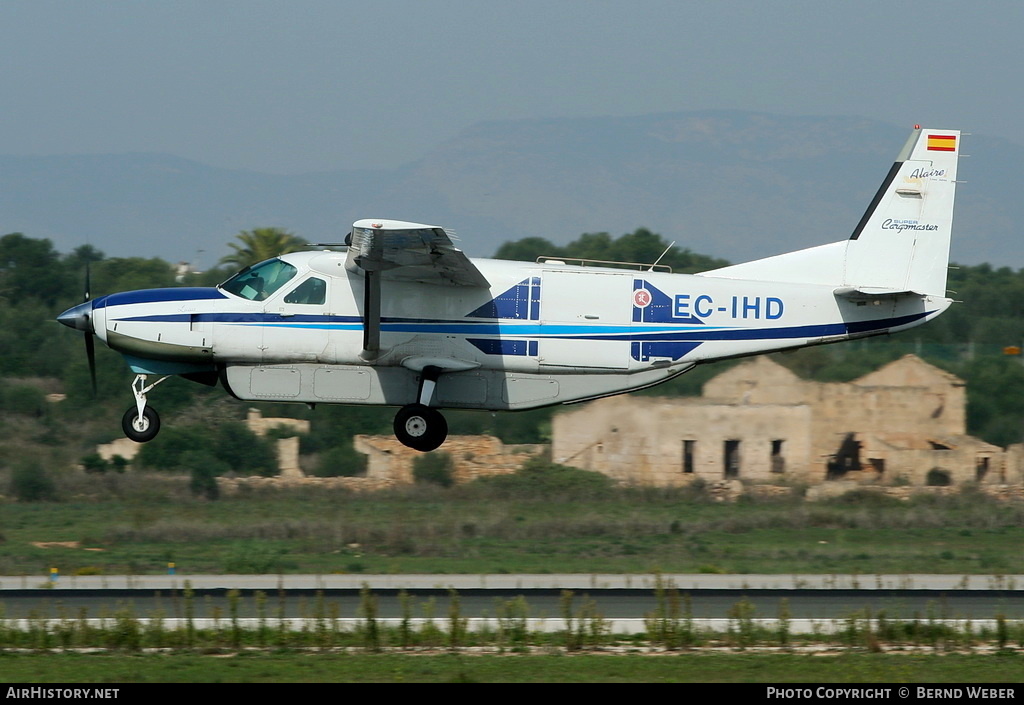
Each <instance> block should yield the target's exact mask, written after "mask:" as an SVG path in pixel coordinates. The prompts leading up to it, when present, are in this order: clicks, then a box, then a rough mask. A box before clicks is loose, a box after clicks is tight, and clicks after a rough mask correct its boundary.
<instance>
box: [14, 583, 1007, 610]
mask: <svg viewBox="0 0 1024 705" xmlns="http://www.w3.org/2000/svg"><path fill="white" fill-rule="evenodd" d="M658 580H659V578H658V577H657V576H654V575H628V576H627V575H572V574H560V575H559V574H551V575H283V576H277V575H173V576H171V575H147V576H78V577H58V578H57V579H56V580H50V578H49V576H26V577H0V603H2V604H3V607H4V614H5V616H7V617H9V618H11V617H25V616H28V615H29V613H35V614H38V615H43V616H50V617H56V616H60V615H61V614H63V615H67V616H74V615H79V614H80V613H81V610H82V609H85V610H86V611H87V613H88V615H89V616H92V617H95V616H99V615H101V614H103V613H107V614H110V613H112V612H113V611H114V610H115V609H117V607H118V606H119V605H124V604H128V603H130V604H131V606H132V608H133V611H134V612H135V613H136V614H137V615H140V616H141V615H148V614H152V613H154V612H160V613H161V614H164V615H166V616H168V617H175V616H178V617H180V616H182V614H183V612H184V609H185V608H184V605H185V598H184V589H185V587H186V584H187V585H188V586H189V587H190V588H191V589H192V590H193V591H194V593H195V596H196V597H195V599H194V601H193V603H192V604H193V609H194V610H195V613H196V615H197V616H211V615H213V614H214V613H219V614H220V615H227V614H229V613H230V600H229V598H228V594H227V593H228V591H229V590H231V589H236V590H238V591H239V593H240V598H239V599H238V601H237V603H236V604H237V607H238V613H239V615H240V616H242V617H255V616H257V615H258V614H259V613H260V611H261V610H262V611H263V614H265V615H267V616H287V617H302V616H311V615H313V614H315V613H316V611H317V610H321V612H322V613H325V614H328V615H332V614H333V615H338V616H341V617H355V616H357V615H359V614H360V601H361V597H360V590H361V589H362V588H363V587H364V586H368V587H369V588H370V590H371V592H372V593H373V595H374V597H375V599H376V600H377V602H378V609H379V612H378V614H379V616H380V617H382V618H394V617H400V616H401V615H402V613H403V608H402V602H401V597H400V592H401V591H405V593H406V594H407V595H408V596H409V597H408V599H410V600H411V602H412V613H413V614H414V615H415V616H417V617H423V616H428V617H430V616H433V617H437V618H444V617H445V616H446V615H448V613H449V608H450V605H451V598H452V591H454V592H455V594H457V596H458V600H459V609H460V611H461V614H463V615H465V616H471V617H478V616H491V617H493V616H494V615H495V614H496V613H497V612H498V611H499V609H501V607H502V606H504V605H507V604H508V603H509V601H511V600H514V599H516V598H517V597H518V596H519V595H522V596H523V597H525V599H526V602H527V604H528V605H529V610H530V611H529V614H530V616H531V617H540V618H545V617H550V618H557V617H560V616H562V614H563V612H564V606H565V605H564V603H563V599H564V597H563V594H564V591H571V592H572V609H573V611H574V612H578V611H579V610H580V609H581V608H582V606H583V603H584V601H585V600H587V599H592V600H594V601H595V602H596V604H597V608H598V611H599V612H600V613H601V614H602V615H603V616H605V617H608V618H623V619H626V618H632V619H639V618H642V617H643V616H644V615H645V614H648V613H650V612H652V611H653V610H654V609H655V608H656V606H657V604H658V601H657V597H656V585H657V582H658ZM660 580H661V581H662V584H663V585H665V586H674V587H675V588H676V590H677V591H678V592H679V594H680V595H685V596H687V597H688V599H689V602H690V609H691V610H692V614H693V616H694V617H698V618H725V617H727V616H728V615H729V611H730V609H732V608H734V607H735V606H736V604H737V603H738V602H740V601H741V600H747V601H749V602H750V603H751V604H753V605H754V608H755V614H756V616H757V617H762V618H773V617H776V616H778V615H779V613H780V610H782V608H783V605H785V607H786V609H787V610H788V612H789V614H790V615H791V616H792V617H793V618H803V619H836V618H843V617H847V616H849V615H851V614H853V613H856V612H861V613H863V611H864V610H869V611H870V613H871V614H873V615H877V614H878V613H879V612H880V611H883V610H884V611H885V613H886V614H887V615H888V616H889V617H892V618H901V619H911V618H915V617H918V618H922V619H927V618H929V617H934V618H945V619H965V618H970V619H992V618H994V617H995V616H996V615H997V614H1002V615H1004V616H1006V617H1008V618H1011V619H1024V575H1014V576H968V577H965V576H956V575H878V576H846V575H844V576H831V575H830V576H824V575H797V576H793V575H786V576H781V575H705V574H685V575H683V574H675V575H663V576H660ZM258 592H261V593H263V594H264V596H265V597H264V598H257V597H256V594H257V593H258ZM319 595H322V597H319ZM261 605H262V606H261Z"/></svg>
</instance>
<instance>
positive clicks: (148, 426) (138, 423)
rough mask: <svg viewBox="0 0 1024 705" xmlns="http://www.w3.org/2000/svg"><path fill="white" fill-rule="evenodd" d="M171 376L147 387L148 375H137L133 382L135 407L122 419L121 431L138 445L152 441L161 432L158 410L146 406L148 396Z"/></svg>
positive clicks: (125, 413)
mask: <svg viewBox="0 0 1024 705" xmlns="http://www.w3.org/2000/svg"><path fill="white" fill-rule="evenodd" d="M169 376H170V375H167V376H165V377H161V378H160V379H158V380H157V381H156V382H153V384H150V385H147V384H146V375H143V374H137V375H135V380H134V381H133V382H132V392H134V394H135V406H132V407H131V408H129V409H128V411H126V412H124V416H122V417H121V430H123V431H124V435H126V436H127V437H128V438H130V439H131V440H133V441H135V442H136V443H146V442H147V441H151V440H153V439H154V438H156V434H157V433H159V432H160V416H159V414H157V413H156V409H154V408H153V407H151V406H146V394H148V393H149V392H150V391H152V390H153V387H155V386H156V385H158V384H160V383H161V382H163V381H164V380H165V379H167V377H169Z"/></svg>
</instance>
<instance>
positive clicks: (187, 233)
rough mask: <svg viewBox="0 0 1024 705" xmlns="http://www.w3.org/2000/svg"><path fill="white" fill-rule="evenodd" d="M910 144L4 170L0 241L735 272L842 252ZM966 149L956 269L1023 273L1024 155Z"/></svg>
mask: <svg viewBox="0 0 1024 705" xmlns="http://www.w3.org/2000/svg"><path fill="white" fill-rule="evenodd" d="M943 127H946V126H943ZM948 127H956V126H955V125H954V126H948ZM908 132H909V126H908V127H907V128H901V127H895V126H893V125H889V124H885V123H880V122H876V121H871V120H865V119H860V118H846V117H833V118H821V117H788V116H778V115H768V114H760V113H746V112H735V111H729V112H726V111H719V112H707V111H704V112H690V113H671V114H659V115H644V116H638V117H626V118H575V119H544V120H510V121H499V122H487V123H481V124H478V125H475V126H473V127H471V128H469V129H467V130H465V131H464V132H463V133H461V134H460V135H458V136H457V137H455V138H454V139H452V140H450V141H448V142H445V143H443V144H441V145H439V146H438V147H437V148H436V149H435V150H433V151H432V152H431V153H430V154H428V155H427V156H426V157H425V158H424V159H421V160H419V161H416V162H413V163H410V164H408V165H405V166H403V167H400V168H398V169H394V170H381V171H369V170H362V171H357V170H346V171H336V172H326V173H311V174H303V175H298V176H276V175H268V174H260V173H255V172H248V171H236V170H227V169H218V168H215V167H210V166H206V165H203V164H200V163H198V162H194V161H189V160H185V159H180V158H177V157H173V156H167V155H159V154H124V155H100V156H74V157H60V156H54V157H14V156H2V155H0V234H3V233H8V232H15V231H19V232H23V233H25V234H26V235H28V236H30V237H47V238H50V239H51V240H53V241H54V244H55V245H56V246H57V248H58V249H60V250H61V251H70V250H71V249H73V248H74V247H76V246H78V245H80V244H83V243H86V242H88V243H90V244H92V245H94V246H96V247H98V248H99V249H101V250H103V251H104V252H106V253H107V254H108V255H110V256H146V257H151V256H160V257H164V258H165V259H168V260H169V261H182V260H184V261H192V260H194V259H197V260H198V261H199V262H200V263H201V264H204V265H206V266H208V265H210V264H212V263H214V262H215V261H216V260H217V259H219V258H220V257H221V256H223V255H224V254H227V252H228V248H227V243H228V242H229V241H231V240H232V239H233V238H234V236H235V234H236V233H237V232H238V231H240V230H243V229H251V228H254V227H263V226H281V227H286V228H288V229H290V230H292V231H293V232H296V233H297V234H299V235H301V236H302V237H305V238H308V239H309V241H310V242H325V241H334V242H336V241H339V240H340V239H341V238H342V237H344V234H345V233H347V232H348V228H349V226H350V225H351V223H352V221H354V220H356V219H358V218H365V217H382V218H397V219H403V220H414V221H420V222H427V223H433V224H437V225H443V226H445V227H449V228H451V229H454V230H455V231H456V232H457V233H459V234H460V236H461V238H462V242H461V245H462V247H463V248H464V249H465V250H466V251H467V252H468V253H469V254H470V255H473V256H489V255H491V254H492V253H493V252H494V251H495V250H496V249H497V247H498V246H499V245H500V244H501V243H503V242H505V241H507V240H516V239H520V238H523V237H527V236H541V237H545V238H547V239H549V240H551V241H552V242H555V243H557V244H564V243H567V242H569V241H570V240H573V239H575V238H576V237H578V236H579V235H580V234H581V233H584V232H598V231H607V232H610V233H612V234H613V235H619V234H622V233H624V232H632V231H633V230H635V229H636V228H637V227H640V226H644V227H647V228H650V229H651V230H653V231H655V232H658V233H661V234H662V235H663V236H664V237H665V238H666V239H668V240H675V241H676V242H677V243H678V245H679V246H681V247H687V248H689V249H691V250H694V251H696V252H700V253H704V254H708V255H713V256H716V257H721V258H724V259H727V260H730V261H733V262H739V261H744V260H747V259H753V258H757V257H763V256H767V255H771V254H776V253H779V252H784V251H787V250H792V249H796V248H800V247H808V246H811V245H816V244H821V243H825V242H831V241H834V240H839V239H842V238H845V237H847V236H848V235H849V233H850V232H851V231H852V229H853V227H854V225H855V224H856V222H857V220H858V219H859V218H860V216H861V214H862V213H863V211H864V208H865V207H866V206H867V204H868V202H869V201H870V200H871V197H872V196H873V195H874V192H875V190H876V189H877V188H878V185H879V184H880V183H881V181H882V178H883V177H884V176H885V173H886V171H887V170H888V168H889V166H890V165H891V163H892V161H893V159H894V158H895V156H896V154H897V153H898V151H899V149H900V147H902V145H903V141H904V140H905V138H906V136H907V134H908ZM962 144H963V146H964V150H965V152H966V153H967V154H970V155H973V156H972V157H971V158H970V159H963V160H962V161H961V166H960V179H961V180H962V181H964V182H965V183H964V184H963V185H962V187H961V188H960V189H959V192H958V194H957V202H958V203H957V215H956V232H955V235H954V245H953V259H954V260H956V261H959V262H962V263H965V264H978V263H981V262H990V263H992V264H993V265H995V266H1011V267H1014V268H1019V267H1022V266H1024V240H1022V238H1020V237H1018V236H1017V232H1016V227H1015V225H1016V224H1017V223H1020V222H1024V199H1021V198H1020V197H1019V196H1017V195H1016V194H1015V193H1013V192H1012V191H1011V190H1012V189H1013V188H1014V186H1013V184H1014V183H1016V182H1017V178H1016V167H1017V165H1018V164H1020V163H1022V162H1024V159H1022V157H1024V149H1022V148H1021V147H1019V146H1017V145H1014V144H1011V143H1010V142H1008V141H1006V140H1004V139H1000V138H995V137H985V136H982V135H971V136H965V137H964V139H963V140H962ZM199 250H202V251H203V253H202V254H198V255H197V253H198V251H199Z"/></svg>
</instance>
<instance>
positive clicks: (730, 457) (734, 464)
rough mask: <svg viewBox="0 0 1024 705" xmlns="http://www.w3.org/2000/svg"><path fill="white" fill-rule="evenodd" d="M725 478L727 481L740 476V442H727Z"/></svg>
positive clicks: (724, 461)
mask: <svg viewBox="0 0 1024 705" xmlns="http://www.w3.org/2000/svg"><path fill="white" fill-rule="evenodd" d="M723 463H724V466H725V467H724V470H725V472H724V476H725V477H726V479H728V478H731V477H739V476H740V442H739V441H736V440H730V441H726V442H725V453H724V458H723Z"/></svg>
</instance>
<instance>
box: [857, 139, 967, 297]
mask: <svg viewBox="0 0 1024 705" xmlns="http://www.w3.org/2000/svg"><path fill="white" fill-rule="evenodd" d="M959 153H960V132H959V131H958V130H926V129H921V128H915V129H914V131H913V132H912V133H911V135H910V139H909V140H907V144H906V145H905V146H904V147H903V151H902V152H900V155H899V157H897V159H896V163H895V164H893V165H892V168H891V169H890V170H889V173H888V175H887V176H886V179H885V181H884V182H883V183H882V186H881V188H879V190H878V193H877V194H875V197H874V199H873V200H872V201H871V205H869V206H868V209H867V211H866V212H865V213H864V216H863V217H862V218H861V220H860V222H859V223H858V224H857V227H856V228H855V229H854V231H853V235H852V236H851V237H850V240H849V243H848V244H847V247H846V259H845V264H844V272H843V280H844V284H845V285H846V286H849V287H852V288H854V289H861V290H863V289H889V290H897V291H915V292H918V293H921V294H930V295H932V296H942V297H944V296H945V295H946V271H947V268H948V263H949V240H950V233H951V230H952V226H953V197H954V192H955V190H956V166H957V157H958V155H959Z"/></svg>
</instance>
